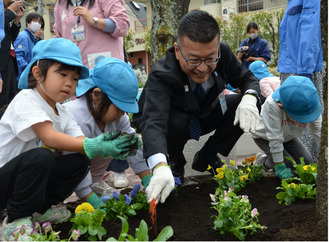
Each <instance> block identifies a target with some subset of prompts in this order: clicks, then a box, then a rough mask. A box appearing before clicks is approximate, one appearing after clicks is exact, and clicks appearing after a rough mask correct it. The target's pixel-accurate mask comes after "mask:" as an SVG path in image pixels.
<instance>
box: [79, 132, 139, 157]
mask: <svg viewBox="0 0 329 242" xmlns="http://www.w3.org/2000/svg"><path fill="white" fill-rule="evenodd" d="M114 137H115V136H111V135H110V134H109V133H104V134H101V135H99V136H97V137H96V138H92V139H91V138H85V140H84V141H83V148H84V151H85V153H86V155H87V156H88V157H89V158H90V159H92V158H94V157H95V156H97V155H101V156H102V157H104V158H107V157H109V156H111V157H113V158H115V159H121V158H122V155H119V154H120V153H122V154H123V153H125V152H127V151H130V150H131V149H130V148H129V146H131V145H132V144H134V143H136V141H135V140H133V139H131V137H130V136H119V137H116V138H114ZM124 157H125V156H124Z"/></svg>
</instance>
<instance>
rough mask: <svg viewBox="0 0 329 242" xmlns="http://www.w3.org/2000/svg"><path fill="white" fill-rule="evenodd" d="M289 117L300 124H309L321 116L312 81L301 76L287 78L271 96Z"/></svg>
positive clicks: (317, 96) (318, 99)
mask: <svg viewBox="0 0 329 242" xmlns="http://www.w3.org/2000/svg"><path fill="white" fill-rule="evenodd" d="M272 97H273V99H274V100H275V101H277V102H278V101H279V102H280V103H281V104H282V106H283V108H284V110H285V111H286V112H287V113H288V115H289V116H290V117H292V118H293V119H294V120H296V121H298V122H301V123H310V122H313V121H314V120H316V119H317V118H318V117H319V116H320V114H321V103H320V98H319V94H318V91H317V90H316V88H315V86H314V84H313V83H312V81H311V80H310V79H309V78H307V77H303V76H289V77H288V78H287V79H286V80H285V81H284V82H283V84H282V85H281V86H280V87H279V88H278V89H276V90H275V92H274V93H273V94H272Z"/></svg>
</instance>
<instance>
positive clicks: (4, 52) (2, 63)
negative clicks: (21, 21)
mask: <svg viewBox="0 0 329 242" xmlns="http://www.w3.org/2000/svg"><path fill="white" fill-rule="evenodd" d="M15 18H16V15H15V13H13V12H12V11H11V10H9V9H7V10H6V11H5V37H4V38H3V40H2V42H1V48H0V71H3V70H4V69H5V68H6V66H7V63H8V59H9V56H10V45H11V43H13V42H14V41H15V40H16V38H17V36H18V33H19V29H20V26H17V25H16V24H14V23H12V24H10V23H11V22H12V21H13V20H14V19H15ZM15 65H16V72H17V62H15Z"/></svg>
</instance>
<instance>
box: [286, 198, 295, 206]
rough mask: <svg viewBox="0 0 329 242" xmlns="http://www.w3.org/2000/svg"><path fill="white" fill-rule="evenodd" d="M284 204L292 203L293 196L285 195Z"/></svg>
mask: <svg viewBox="0 0 329 242" xmlns="http://www.w3.org/2000/svg"><path fill="white" fill-rule="evenodd" d="M285 201H286V205H289V204H292V203H293V202H294V201H295V198H293V197H286V198H285Z"/></svg>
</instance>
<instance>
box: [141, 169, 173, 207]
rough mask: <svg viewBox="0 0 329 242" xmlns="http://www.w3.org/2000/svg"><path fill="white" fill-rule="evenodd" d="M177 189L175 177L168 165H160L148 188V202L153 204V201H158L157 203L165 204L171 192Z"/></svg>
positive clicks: (154, 172) (155, 170)
mask: <svg viewBox="0 0 329 242" xmlns="http://www.w3.org/2000/svg"><path fill="white" fill-rule="evenodd" d="M174 187H175V180H174V176H173V175H172V172H171V169H170V167H169V166H167V165H160V166H159V167H156V168H155V169H154V171H153V175H152V178H151V180H150V183H149V185H148V187H147V188H146V190H145V192H146V197H147V202H148V203H150V202H152V199H153V198H155V199H156V203H158V201H159V199H160V202H162V203H164V202H165V200H166V198H167V197H168V196H169V194H170V192H171V191H172V190H173V189H174Z"/></svg>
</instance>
